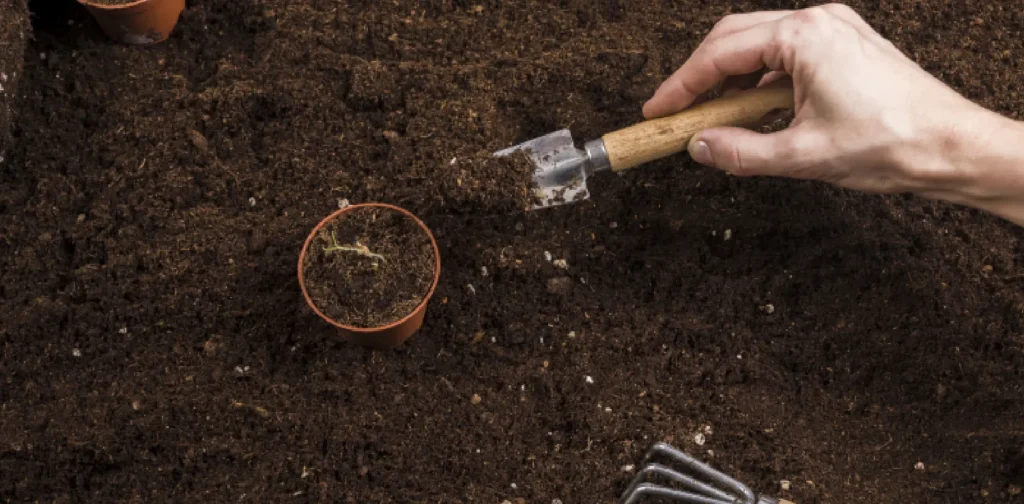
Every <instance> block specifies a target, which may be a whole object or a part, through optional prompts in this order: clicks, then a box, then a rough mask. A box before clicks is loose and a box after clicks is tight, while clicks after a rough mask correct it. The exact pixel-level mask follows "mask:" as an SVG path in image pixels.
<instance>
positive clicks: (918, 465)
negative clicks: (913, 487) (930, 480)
mask: <svg viewBox="0 0 1024 504" xmlns="http://www.w3.org/2000/svg"><path fill="white" fill-rule="evenodd" d="M914 470H915V471H923V470H924V462H918V463H916V464H914Z"/></svg>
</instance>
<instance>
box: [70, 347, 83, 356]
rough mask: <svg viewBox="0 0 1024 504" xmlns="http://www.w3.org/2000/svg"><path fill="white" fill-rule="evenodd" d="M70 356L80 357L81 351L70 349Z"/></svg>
mask: <svg viewBox="0 0 1024 504" xmlns="http://www.w3.org/2000/svg"><path fill="white" fill-rule="evenodd" d="M71 355H72V356H73V357H81V356H82V351H81V350H79V349H77V348H72V349H71Z"/></svg>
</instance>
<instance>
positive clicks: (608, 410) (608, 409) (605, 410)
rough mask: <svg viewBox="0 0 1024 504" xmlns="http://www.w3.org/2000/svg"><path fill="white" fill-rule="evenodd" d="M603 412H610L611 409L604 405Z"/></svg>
mask: <svg viewBox="0 0 1024 504" xmlns="http://www.w3.org/2000/svg"><path fill="white" fill-rule="evenodd" d="M604 412H605V413H611V412H612V409H611V407H608V406H605V408H604Z"/></svg>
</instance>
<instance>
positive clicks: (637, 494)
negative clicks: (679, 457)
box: [622, 483, 735, 504]
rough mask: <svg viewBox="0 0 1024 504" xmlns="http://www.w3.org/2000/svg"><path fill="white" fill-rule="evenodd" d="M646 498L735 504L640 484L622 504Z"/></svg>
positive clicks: (692, 502) (687, 502)
mask: <svg viewBox="0 0 1024 504" xmlns="http://www.w3.org/2000/svg"><path fill="white" fill-rule="evenodd" d="M647 496H651V497H664V498H666V499H672V500H675V501H679V502H685V503H686V504H733V503H734V502H735V501H734V500H719V499H713V498H711V497H705V496H703V495H697V494H695V493H690V492H684V491H682V490H674V489H671V488H665V487H662V486H658V485H653V484H651V483H641V484H640V485H638V486H637V487H636V488H635V489H634V490H633V493H632V494H630V495H629V496H628V497H627V498H626V500H625V501H623V503H622V504H636V503H638V502H640V499H643V498H644V497H647Z"/></svg>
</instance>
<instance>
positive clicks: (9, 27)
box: [0, 0, 30, 164]
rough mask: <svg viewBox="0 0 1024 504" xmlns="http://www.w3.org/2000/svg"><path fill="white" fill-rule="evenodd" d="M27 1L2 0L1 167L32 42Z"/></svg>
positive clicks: (0, 65)
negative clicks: (23, 68) (23, 65)
mask: <svg viewBox="0 0 1024 504" xmlns="http://www.w3.org/2000/svg"><path fill="white" fill-rule="evenodd" d="M28 28H29V26H28V9H27V8H26V6H25V2H24V0H0V164H2V163H4V161H5V154H6V152H7V146H8V143H9V142H10V136H9V134H10V131H11V123H12V121H13V120H14V115H13V113H14V108H15V105H16V99H15V97H16V92H17V89H18V81H19V80H21V66H22V61H23V60H24V56H25V43H26V42H27V41H28V38H29V33H30V32H29V29H28Z"/></svg>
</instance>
